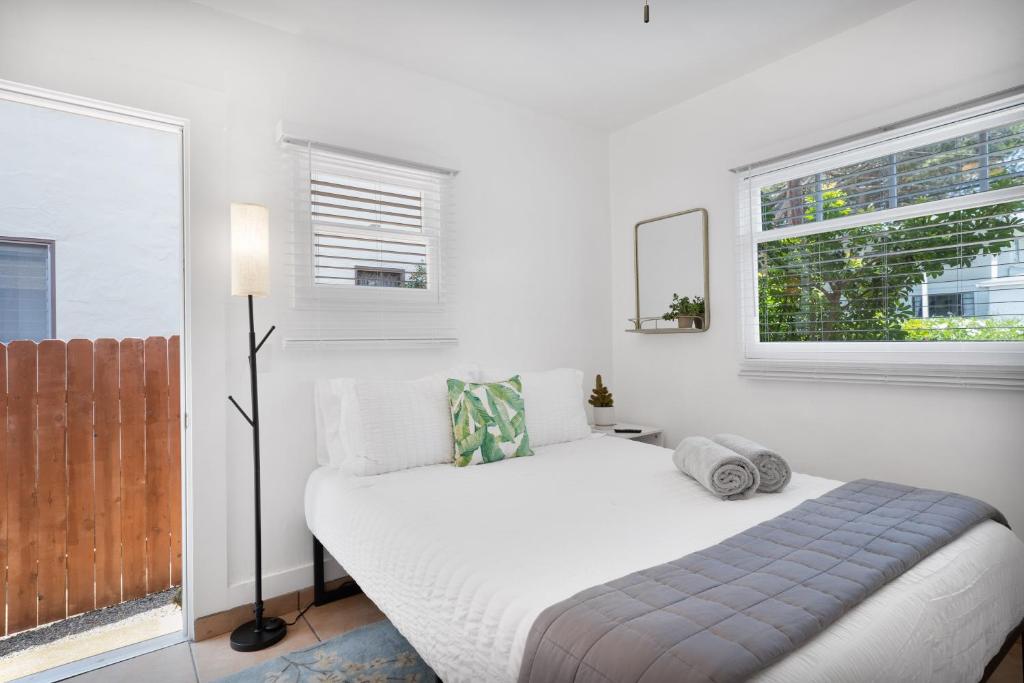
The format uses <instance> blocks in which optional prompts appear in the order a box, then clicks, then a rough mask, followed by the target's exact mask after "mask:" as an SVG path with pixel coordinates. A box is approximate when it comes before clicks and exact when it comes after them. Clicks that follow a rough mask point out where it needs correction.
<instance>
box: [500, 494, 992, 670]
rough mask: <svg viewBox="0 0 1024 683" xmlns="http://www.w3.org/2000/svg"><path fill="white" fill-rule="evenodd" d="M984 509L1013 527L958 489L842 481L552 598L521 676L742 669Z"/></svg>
mask: <svg viewBox="0 0 1024 683" xmlns="http://www.w3.org/2000/svg"><path fill="white" fill-rule="evenodd" d="M740 504H742V503H740ZM986 519H995V520H996V521H999V522H1001V523H1003V524H1006V520H1005V519H1004V518H1003V516H1002V515H1001V514H1000V513H999V512H998V511H997V510H996V509H995V508H993V507H991V506H990V505H988V504H986V503H984V502H982V501H979V500H976V499H974V498H969V497H967V496H961V495H958V494H955V493H946V492H943V491H932V490H928V489H918V488H914V487H911V486H902V485H899V484H890V483H884V482H878V481H870V480H863V479H862V480H858V481H855V482H851V483H849V484H845V485H843V486H840V487H839V488H837V489H835V490H833V491H830V492H829V493H827V494H825V495H824V496H821V497H820V498H815V499H812V500H807V501H804V502H803V503H801V504H800V505H798V506H796V507H795V508H793V509H792V510H790V511H788V512H786V513H784V514H782V515H780V516H778V517H776V518H774V519H771V520H768V521H766V522H763V523H761V524H758V525H757V526H754V527H751V528H750V529H747V530H746V531H744V532H742V533H740V534H737V535H735V536H732V537H731V538H727V539H726V540H724V541H722V542H721V543H719V544H717V545H714V546H711V547H710V548H707V549H705V550H701V551H698V552H695V553H692V554H690V555H687V556H686V557H683V558H681V559H679V560H675V561H673V562H668V563H666V564H663V565H659V566H657V567H652V568H650V569H645V570H643V571H639V572H635V573H633V574H630V575H628V576H625V577H622V578H621V579H617V580H615V581H610V582H608V583H606V584H603V585H600V586H595V587H593V588H590V589H588V590H586V591H583V592H582V593H579V594H577V595H575V596H573V597H571V598H569V599H567V600H564V601H562V602H560V603H557V604H555V605H552V606H551V607H549V608H548V609H546V610H545V611H544V612H542V613H541V615H540V616H539V617H538V618H537V621H536V622H535V623H534V624H533V627H532V629H531V631H530V635H529V639H528V640H527V644H526V653H525V655H524V659H523V665H522V668H521V670H520V676H519V681H520V683H565V682H567V681H575V682H577V683H583V682H589V681H594V682H595V683H597V682H600V683H609V682H611V683H634V682H635V683H640V682H643V683H656V682H660V681H672V682H673V683H678V682H680V681H707V682H708V683H712V682H713V683H729V682H732V681H742V680H746V679H747V678H749V677H750V676H752V675H754V674H755V673H757V672H758V671H760V670H762V669H764V668H765V667H767V666H768V665H770V664H771V663H773V662H775V661H777V660H778V659H780V658H781V657H784V656H785V655H787V654H789V653H790V652H793V651H794V650H796V649H797V648H798V647H800V646H801V645H802V644H804V643H806V642H807V641H808V640H810V639H811V638H813V637H814V636H815V635H817V634H819V633H821V632H822V631H824V630H825V629H826V628H827V627H828V626H829V625H830V624H832V623H833V622H835V621H836V620H837V619H839V618H840V617H841V616H842V615H843V614H845V613H846V612H847V611H849V610H850V609H852V608H853V607H855V606H856V605H857V604H859V603H860V602H861V601H863V600H864V599H866V598H867V597H869V596H870V595H871V594H872V593H874V592H875V591H876V590H878V589H879V588H880V587H882V586H884V585H885V584H886V583H888V582H889V581H892V580H893V579H895V578H896V577H898V576H899V575H900V574H902V573H903V572H905V571H907V570H908V569H910V568H911V567H913V566H914V565H915V564H917V563H918V562H919V561H920V560H922V559H923V558H924V557H926V556H927V555H928V554H930V553H932V552H933V551H935V550H936V549H938V548H940V547H942V546H943V545H945V544H947V543H949V542H950V541H952V540H954V539H955V538H957V537H958V536H960V535H961V534H963V533H964V532H966V531H967V530H968V529H970V528H971V527H973V526H974V525H976V524H978V523H979V522H981V521H983V520H986Z"/></svg>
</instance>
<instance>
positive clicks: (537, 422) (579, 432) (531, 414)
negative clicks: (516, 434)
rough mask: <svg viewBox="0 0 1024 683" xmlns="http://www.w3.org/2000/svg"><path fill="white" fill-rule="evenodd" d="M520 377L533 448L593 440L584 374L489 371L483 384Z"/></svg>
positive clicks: (553, 371)
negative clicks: (584, 400)
mask: <svg viewBox="0 0 1024 683" xmlns="http://www.w3.org/2000/svg"><path fill="white" fill-rule="evenodd" d="M516 374H518V375H519V377H520V379H522V381H523V404H524V406H525V407H526V431H527V432H528V433H529V434H530V445H531V446H546V445H547V444H552V443H562V442H563V441H576V440H577V439H586V438H589V437H590V424H589V423H588V422H587V410H586V408H585V407H584V405H583V372H582V371H580V370H573V369H571V368H558V369H555V370H545V371H542V372H518V373H517V372H509V373H507V374H506V372H505V371H504V370H500V369H499V370H491V369H488V370H485V371H484V372H483V373H482V375H483V376H482V377H481V380H480V381H482V382H497V381H500V380H503V379H508V378H509V377H511V376H513V375H516Z"/></svg>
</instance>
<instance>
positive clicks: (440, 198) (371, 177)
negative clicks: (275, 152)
mask: <svg viewBox="0 0 1024 683" xmlns="http://www.w3.org/2000/svg"><path fill="white" fill-rule="evenodd" d="M282 140H283V141H284V142H285V145H286V149H287V150H289V151H290V153H291V154H292V155H293V158H294V159H295V162H296V163H295V169H296V188H297V191H296V193H295V195H294V205H295V207H296V216H295V222H294V241H293V244H292V252H293V254H294V263H293V285H294V301H293V303H294V308H296V309H298V310H300V311H313V312H314V314H313V315H309V314H302V315H300V316H299V317H298V318H297V319H296V320H297V323H296V324H295V325H293V326H292V327H293V330H294V334H292V335H291V336H289V337H288V338H287V339H286V340H285V346H286V347H287V346H301V345H306V344H315V345H320V344H322V343H324V342H330V343H332V344H333V343H344V344H346V345H349V344H353V343H365V344H366V345H368V346H371V347H374V348H376V347H378V346H380V345H381V344H380V343H381V342H386V343H387V344H401V343H410V344H413V343H414V344H415V345H420V344H438V343H445V344H447V343H455V340H456V334H455V331H454V325H453V323H452V317H453V316H452V310H453V307H452V300H451V294H450V293H451V291H452V282H453V277H452V274H453V267H452V264H451V263H450V261H449V256H450V252H451V248H450V245H451V244H452V240H453V237H454V225H453V220H452V206H453V205H454V202H453V178H454V176H455V172H454V171H447V170H444V169H440V168H434V167H428V166H425V165H422V164H418V163H413V162H404V161H398V160H395V159H390V158H384V157H378V156H374V155H370V154H364V153H361V152H352V151H348V150H342V149H340V148H337V147H333V146H330V145H326V144H321V143H313V142H309V141H308V140H302V139H298V138H295V137H291V136H289V135H282Z"/></svg>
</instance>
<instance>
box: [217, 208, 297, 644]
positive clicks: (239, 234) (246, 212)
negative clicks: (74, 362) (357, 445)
mask: <svg viewBox="0 0 1024 683" xmlns="http://www.w3.org/2000/svg"><path fill="white" fill-rule="evenodd" d="M269 271H270V214H269V212H268V211H267V208H266V207H265V206H260V205H259V204H232V205H231V294H232V296H244V297H246V299H247V300H248V304H249V386H250V389H251V392H252V407H251V410H252V415H251V416H250V415H249V414H248V413H246V412H245V410H243V409H242V406H240V405H238V401H236V400H235V399H234V397H232V396H228V400H229V401H231V403H232V404H233V405H234V406H235V408H238V412H240V413H241V414H242V417H244V418H245V421H246V422H248V423H249V426H250V427H252V465H253V473H252V474H253V494H254V496H253V497H254V502H255V512H256V515H255V533H256V599H255V601H254V602H253V613H254V614H255V616H256V618H255V619H253V620H252V621H248V622H246V623H244V624H242V625H241V626H239V627H238V628H236V629H235V630H234V631H232V632H231V648H232V649H234V650H238V651H240V652H254V651H256V650H262V649H264V648H267V647H270V646H271V645H273V644H274V643H276V642H278V641H279V640H281V639H282V638H284V636H285V633H286V632H287V630H288V629H287V626H286V625H285V623H284V621H283V620H281V619H278V618H277V617H264V616H263V548H262V538H261V537H262V531H261V525H260V405H259V391H258V390H257V387H256V354H257V353H258V352H259V350H260V348H261V347H262V346H263V343H264V342H265V341H267V337H269V336H270V333H271V332H273V331H274V327H271V328H270V329H269V330H267V333H266V334H265V335H263V339H261V340H260V342H259V343H258V344H257V343H256V330H255V326H254V324H253V316H252V298H253V297H254V296H266V295H267V293H268V291H269V289H270V287H269V280H270V272H269Z"/></svg>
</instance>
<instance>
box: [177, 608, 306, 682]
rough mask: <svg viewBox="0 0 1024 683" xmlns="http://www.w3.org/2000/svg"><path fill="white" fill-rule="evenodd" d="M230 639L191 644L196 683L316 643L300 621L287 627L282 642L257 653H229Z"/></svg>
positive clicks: (287, 616) (223, 637) (287, 617)
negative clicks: (196, 670)
mask: <svg viewBox="0 0 1024 683" xmlns="http://www.w3.org/2000/svg"><path fill="white" fill-rule="evenodd" d="M297 615H298V612H292V613H290V614H285V615H283V617H282V618H283V619H284V620H285V621H291V620H292V619H294V618H295V617H296V616H297ZM230 638H231V634H230V633H225V634H223V635H220V636H217V637H216V638H209V639H207V640H203V641H200V642H198V643H192V655H193V657H195V662H196V669H198V671H199V680H200V681H202V682H203V683H206V681H212V680H215V679H217V678H220V677H221V676H227V675H228V674H232V673H234V672H236V671H241V670H242V669H248V668H249V667H250V666H255V665H257V664H259V663H260V662H265V661H267V660H268V659H273V658H274V657H278V656H280V655H283V654H286V653H288V652H293V651H294V650H302V649H304V648H307V647H309V646H311V645H316V643H317V642H318V641H317V638H316V635H315V634H314V633H313V630H312V629H311V628H310V627H309V624H307V623H306V622H305V620H303V619H299V621H298V622H297V623H296V624H295V625H294V626H289V627H288V635H287V636H285V638H284V640H282V641H281V642H280V643H278V644H277V645H274V646H273V647H268V648H267V649H266V650H260V651H259V652H235V651H234V650H232V649H231V643H230Z"/></svg>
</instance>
